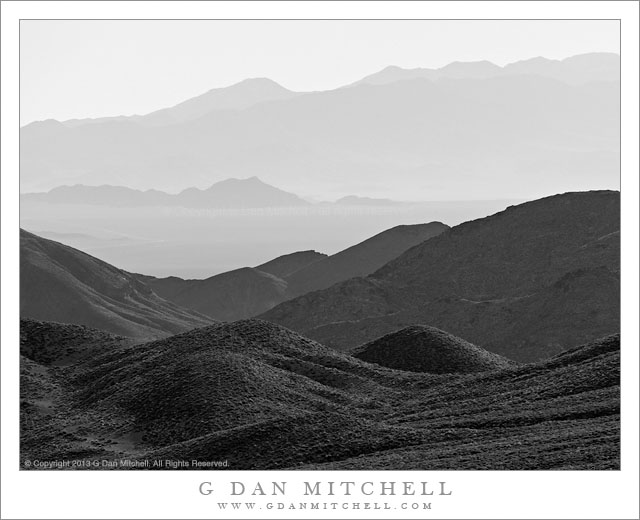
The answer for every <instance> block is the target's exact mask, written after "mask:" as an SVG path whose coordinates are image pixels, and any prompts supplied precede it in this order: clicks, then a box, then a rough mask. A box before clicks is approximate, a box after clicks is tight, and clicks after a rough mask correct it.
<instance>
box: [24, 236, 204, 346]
mask: <svg viewBox="0 0 640 520" xmlns="http://www.w3.org/2000/svg"><path fill="white" fill-rule="evenodd" d="M20 316H21V317H24V318H34V319H38V320H47V321H56V322H63V323H75V324H81V325H87V326H90V327H94V328H98V329H103V330H105V331H109V332H112V333H114V334H121V335H123V336H130V337H135V338H147V339H149V338H157V337H163V336H168V335H170V334H175V333H177V332H181V331H184V330H189V329H192V328H195V327H201V326H203V325H206V324H208V323H211V321H212V320H211V319H209V318H207V317H206V316H203V315H200V314H198V313H196V312H194V311H190V310H187V309H183V308H181V307H178V306H177V305H175V304H174V303H171V302H169V301H167V300H164V299H162V298H160V297H159V296H157V295H156V294H155V293H154V292H153V291H152V290H151V288H150V287H149V286H147V285H146V284H145V283H143V282H141V281H140V280H139V279H138V278H137V277H136V276H134V275H132V274H130V273H127V272H126V271H122V270H121V269H118V268H116V267H114V266H112V265H109V264H107V263H106V262H103V261H101V260H98V259H97V258H94V257H92V256H90V255H87V254H86V253H83V252H82V251H78V250H77V249H74V248H72V247H69V246H65V245H63V244H60V243H58V242H54V241H52V240H47V239H44V238H41V237H38V236H36V235H33V234H31V233H28V232H27V231H24V230H20Z"/></svg>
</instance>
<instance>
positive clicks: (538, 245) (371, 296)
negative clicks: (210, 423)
mask: <svg viewBox="0 0 640 520" xmlns="http://www.w3.org/2000/svg"><path fill="white" fill-rule="evenodd" d="M619 229H620V194H619V192H611V191H593V192H584V193H565V194H562V195H555V196H552V197H547V198H544V199H540V200H536V201H533V202H528V203H525V204H521V205H517V206H512V207H509V208H507V209H506V210H505V211H502V212H500V213H497V214H495V215H492V216H489V217H486V218H483V219H478V220H475V221H470V222H466V223H464V224H461V225H459V226H455V227H453V228H451V229H449V230H448V231H445V232H444V233H441V234H440V235H438V236H435V237H433V238H431V239H429V240H427V241H425V242H423V243H422V244H419V245H417V246H415V247H413V248H411V249H409V250H408V251H407V252H405V253H404V254H402V255H400V256H399V257H398V258H396V259H395V260H392V261H391V262H389V263H387V264H386V265H385V266H383V267H382V268H380V269H379V270H377V271H376V272H375V273H373V274H371V275H370V276H368V277H365V278H352V279H350V280H346V281H344V282H342V283H340V284H336V285H334V286H332V287H330V288H328V289H324V290H321V291H316V292H313V293H309V294H306V295H304V296H301V297H299V298H296V299H293V300H290V301H288V302H284V303H282V304H280V305H278V306H277V307H275V308H274V309H272V310H270V311H268V312H267V313H265V314H264V315H263V318H264V319H267V320H269V321H273V322H275V323H279V324H281V325H284V326H286V327H289V328H292V329H294V330H296V331H298V332H300V333H302V334H304V335H307V336H309V337H311V338H313V339H316V340H318V341H320V342H322V343H324V344H326V345H329V346H332V347H335V348H338V349H343V350H349V349H352V348H354V347H355V346H356V345H359V344H362V343H365V342H368V341H370V340H373V339H374V338H376V337H379V336H382V335H384V334H387V333H389V332H393V331H395V330H397V329H399V328H402V327H406V326H411V325H414V324H429V325H431V326H435V327H438V328H440V329H443V330H446V331H448V332H450V333H452V334H455V335H457V336H460V337H464V338H465V339H467V340H468V341H471V342H473V343H475V344H478V345H482V346H483V348H486V349H488V350H490V351H492V352H494V353H497V354H502V355H505V356H507V357H508V358H510V359H514V360H517V361H534V360H538V359H542V358H545V357H549V356H551V355H554V354H556V353H558V352H560V351H561V350H562V349H563V348H566V347H568V346H572V345H577V344H580V343H583V342H585V341H588V340H589V339H591V338H594V337H598V336H603V335H606V334H609V333H615V332H618V331H619V326H620V324H619V320H620V301H619V295H620V244H619V239H620V237H619Z"/></svg>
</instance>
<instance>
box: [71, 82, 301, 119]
mask: <svg viewBox="0 0 640 520" xmlns="http://www.w3.org/2000/svg"><path fill="white" fill-rule="evenodd" d="M297 95H299V94H298V93H296V92H291V91H290V90H287V89H286V88H284V87H282V86H280V85H278V84H277V83H276V82H275V81H272V80H270V79H267V78H252V79H245V80H244V81H241V82H239V83H236V84H234V85H231V86H229V87H225V88H214V89H211V90H209V91H208V92H205V93H204V94H201V95H199V96H196V97H194V98H191V99H188V100H186V101H183V102H182V103H178V104H177V105H175V106H173V107H170V108H163V109H161V110H156V111H154V112H151V113H149V114H146V115H142V116H140V115H135V116H115V117H101V118H96V119H71V120H68V121H63V122H62V124H63V125H65V126H67V127H69V128H75V127H78V126H82V125H86V124H96V123H106V122H122V121H132V122H134V123H137V124H141V125H143V126H147V127H161V126H166V125H171V124H177V123H184V122H186V121H191V120H193V119H197V118H199V117H201V116H203V115H204V114H206V113H208V112H211V111H212V110H242V109H244V108H248V107H250V106H253V105H256V104H258V103H264V102H266V101H275V100H281V99H291V98H293V97H296V96H297Z"/></svg>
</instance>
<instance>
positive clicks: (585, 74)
mask: <svg viewBox="0 0 640 520" xmlns="http://www.w3.org/2000/svg"><path fill="white" fill-rule="evenodd" d="M517 74H524V75H538V76H543V77H546V78H551V79H555V80H557V81H562V82H564V83H568V84H570V85H581V84H584V83H589V82H591V81H619V79H620V56H619V55H618V54H615V53H609V52H594V53H589V54H580V55H577V56H571V57H569V58H565V59H563V60H550V59H547V58H543V57H540V56H539V57H537V58H530V59H527V60H520V61H516V62H513V63H509V64H507V65H505V66H504V67H500V66H498V65H495V64H493V63H491V62H490V61H474V62H461V61H455V62H453V63H450V64H448V65H445V66H444V67H441V68H439V69H428V68H415V69H403V68H401V67H396V66H389V67H386V68H384V69H382V70H381V71H380V72H376V73H375V74H371V75H369V76H366V77H365V78H363V79H361V80H359V81H357V82H355V83H354V84H353V85H360V84H368V85H385V84H388V83H394V82H396V81H406V80H409V79H417V78H423V79H429V80H431V81H437V80H439V79H488V78H495V77H499V76H511V75H517Z"/></svg>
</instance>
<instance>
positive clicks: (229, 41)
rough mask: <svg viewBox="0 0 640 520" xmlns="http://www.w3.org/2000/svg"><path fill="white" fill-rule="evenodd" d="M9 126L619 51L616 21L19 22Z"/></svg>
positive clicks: (146, 111)
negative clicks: (17, 116)
mask: <svg viewBox="0 0 640 520" xmlns="http://www.w3.org/2000/svg"><path fill="white" fill-rule="evenodd" d="M20 29H21V33H20V75H21V78H20V80H21V85H20V93H21V124H22V125H24V124H27V123H30V122H32V121H36V120H43V119H49V118H54V119H58V120H66V119H71V118H82V117H100V116H112V115H122V114H124V115H131V114H145V113H148V112H151V111H153V110H157V109H159V108H164V107H167V106H172V105H175V104H176V103H179V102H181V101H184V100H185V99H188V98H190V97H193V96H196V95H199V94H202V93H203V92H206V91H207V90H209V89H212V88H217V87H225V86H228V85H231V84H233V83H237V82H238V81H241V80H243V79H246V78H251V77H268V78H271V79H273V80H275V81H277V82H278V83H280V84H281V85H283V86H284V87H286V88H289V89H291V90H296V91H309V90H326V89H331V88H335V87H339V86H341V85H344V84H347V83H351V82H353V81H355V80H358V79H360V78H362V77H363V76H366V75H367V74H371V73H373V72H376V71H378V70H380V69H382V68H384V67H386V66H388V65H398V66H400V67H406V68H410V67H431V68H437V67H442V66H444V65H446V64H448V63H450V62H452V61H457V60H458V61H474V60H489V61H492V62H494V63H496V64H498V65H504V64H506V63H510V62H513V61H518V60H521V59H527V58H531V57H535V56H544V57H547V58H554V59H561V58H566V57H568V56H573V55H575V54H581V53H585V52H619V33H618V31H619V24H618V22H617V21H586V20H585V21H417V20H410V21H364V20H363V21H319V20H314V21H209V20H198V21H103V20H100V21H86V20H78V21H73V20H69V21H56V20H51V21H22V22H21V26H20Z"/></svg>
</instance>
